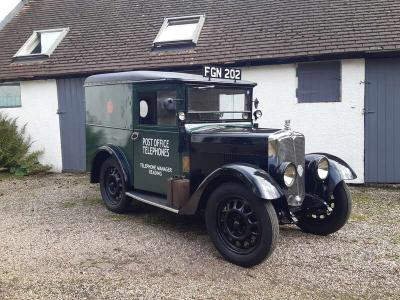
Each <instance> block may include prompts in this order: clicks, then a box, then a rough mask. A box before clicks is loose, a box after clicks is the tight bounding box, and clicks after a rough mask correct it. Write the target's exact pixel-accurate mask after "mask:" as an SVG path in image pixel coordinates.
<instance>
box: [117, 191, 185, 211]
mask: <svg viewBox="0 0 400 300" xmlns="http://www.w3.org/2000/svg"><path fill="white" fill-rule="evenodd" d="M125 194H126V195H127V196H128V197H130V198H133V199H135V200H137V201H140V202H143V203H146V204H149V205H152V206H155V207H158V208H162V209H165V210H168V211H170V212H173V213H175V214H179V210H177V209H175V208H173V207H170V206H168V205H167V199H166V198H164V197H160V196H153V195H149V194H145V193H141V192H136V191H134V192H126V193H125Z"/></svg>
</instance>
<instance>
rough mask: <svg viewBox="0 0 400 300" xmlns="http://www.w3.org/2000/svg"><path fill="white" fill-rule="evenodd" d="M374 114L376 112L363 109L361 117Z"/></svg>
mask: <svg viewBox="0 0 400 300" xmlns="http://www.w3.org/2000/svg"><path fill="white" fill-rule="evenodd" d="M374 113H376V112H375V111H371V110H366V109H365V108H364V109H363V115H368V114H374Z"/></svg>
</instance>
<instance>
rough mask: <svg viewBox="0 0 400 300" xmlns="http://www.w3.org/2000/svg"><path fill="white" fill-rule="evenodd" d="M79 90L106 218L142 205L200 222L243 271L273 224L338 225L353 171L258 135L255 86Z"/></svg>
mask: <svg viewBox="0 0 400 300" xmlns="http://www.w3.org/2000/svg"><path fill="white" fill-rule="evenodd" d="M85 87H86V123H87V124H86V139H87V169H88V171H90V172H91V182H93V183H100V190H101V194H102V197H103V200H104V202H105V205H106V206H107V208H108V209H110V210H111V211H113V212H116V213H124V212H126V211H127V210H128V209H130V207H132V206H135V204H136V203H138V202H143V203H147V204H149V205H153V206H157V207H159V208H162V209H166V210H168V211H171V212H173V213H177V214H182V215H194V214H196V213H198V212H204V213H205V221H206V225H207V230H208V233H209V235H210V237H211V239H212V241H213V242H214V244H215V246H216V248H217V249H218V250H219V252H220V253H221V254H222V255H223V256H224V257H225V258H226V259H227V260H229V261H231V262H233V263H236V264H238V265H241V266H245V267H249V266H252V265H255V264H258V263H260V262H261V261H262V260H264V259H265V258H266V257H268V256H269V255H270V254H271V253H272V251H273V250H274V247H275V244H276V240H277V237H278V232H279V226H278V225H279V224H297V225H298V226H299V227H300V228H301V229H302V230H304V231H306V232H310V233H314V234H321V235H327V234H330V233H333V232H335V231H337V230H339V229H340V228H341V227H342V226H344V224H345V223H346V222H347V220H348V218H349V215H350V211H351V196H350V193H349V191H348V188H347V186H346V183H345V182H344V180H347V179H354V178H355V177H356V175H355V173H354V171H353V170H352V169H351V168H350V167H349V166H348V165H347V164H346V163H345V162H344V161H343V160H341V159H340V158H337V157H335V156H333V155H329V154H326V153H313V154H307V155H306V154H305V139H304V136H303V135H302V134H301V133H298V132H295V131H292V130H290V128H289V126H288V124H286V125H287V126H286V128H285V129H284V130H279V129H268V128H259V126H258V123H257V121H258V119H259V118H261V117H262V112H261V111H260V110H259V109H258V104H259V101H258V100H257V99H253V88H254V87H255V84H254V83H251V82H246V81H240V80H236V81H235V80H226V79H213V78H206V77H203V76H198V75H191V74H183V73H170V72H155V71H135V72H125V73H115V74H103V75H95V76H92V77H89V78H88V79H87V80H86V83H85ZM282 112H284V109H283V110H282ZM264 117H266V118H268V115H266V116H264Z"/></svg>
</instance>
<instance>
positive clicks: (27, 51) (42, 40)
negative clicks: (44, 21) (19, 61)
mask: <svg viewBox="0 0 400 300" xmlns="http://www.w3.org/2000/svg"><path fill="white" fill-rule="evenodd" d="M68 31H69V28H61V29H50V30H39V31H34V32H33V34H32V35H31V36H30V38H29V39H28V40H27V41H26V43H25V44H24V45H23V46H22V47H21V49H19V51H18V52H17V54H15V55H14V58H18V57H35V56H43V55H44V56H50V55H51V54H52V53H53V51H54V50H55V49H56V48H57V46H58V45H59V44H60V43H61V41H62V40H63V38H64V37H65V36H66V35H67V33H68Z"/></svg>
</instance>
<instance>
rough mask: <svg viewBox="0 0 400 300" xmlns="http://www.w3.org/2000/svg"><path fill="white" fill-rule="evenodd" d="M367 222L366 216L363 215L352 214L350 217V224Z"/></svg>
mask: <svg viewBox="0 0 400 300" xmlns="http://www.w3.org/2000/svg"><path fill="white" fill-rule="evenodd" d="M366 221H368V216H366V215H363V214H352V215H351V217H350V222H353V223H359V222H366Z"/></svg>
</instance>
